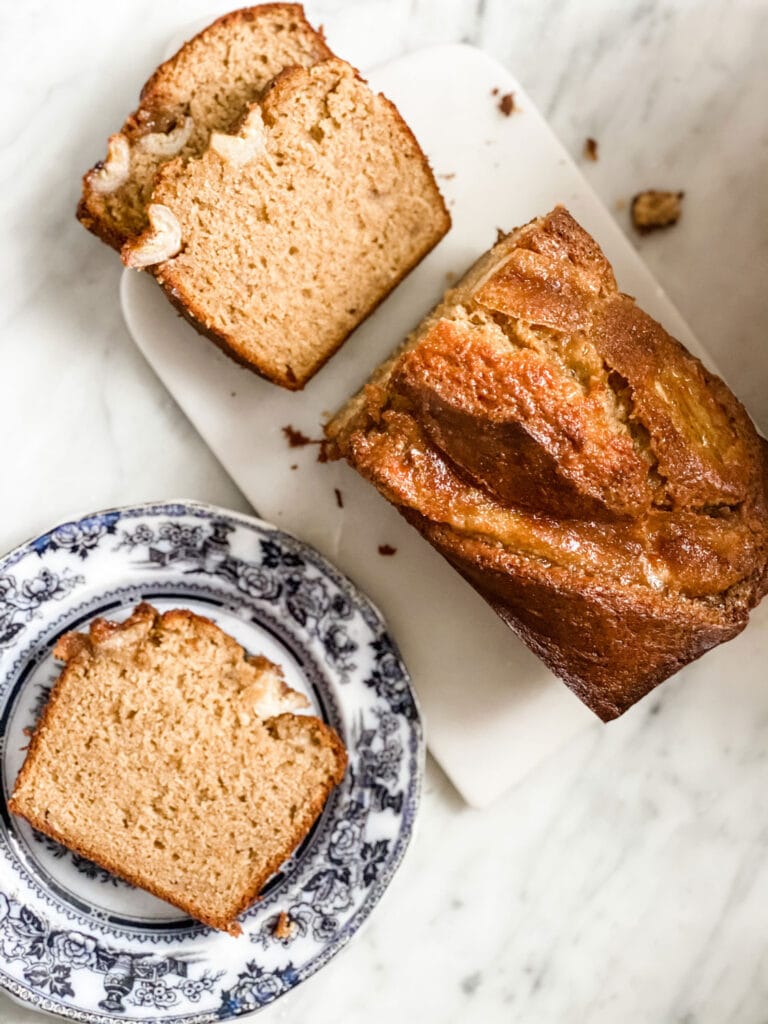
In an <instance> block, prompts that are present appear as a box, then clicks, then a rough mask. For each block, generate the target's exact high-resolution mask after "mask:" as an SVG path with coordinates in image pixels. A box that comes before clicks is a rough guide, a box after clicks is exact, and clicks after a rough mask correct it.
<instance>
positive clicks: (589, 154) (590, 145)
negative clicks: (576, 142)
mask: <svg viewBox="0 0 768 1024" xmlns="http://www.w3.org/2000/svg"><path fill="white" fill-rule="evenodd" d="M597 157H598V153H597V139H592V138H587V139H585V140H584V159H585V160H592V161H594V162H597Z"/></svg>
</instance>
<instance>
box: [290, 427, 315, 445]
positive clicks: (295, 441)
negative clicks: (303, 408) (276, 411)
mask: <svg viewBox="0 0 768 1024" xmlns="http://www.w3.org/2000/svg"><path fill="white" fill-rule="evenodd" d="M283 433H284V434H285V437H286V439H287V441H288V446H289V448H304V447H305V445H308V444H313V443H314V442H313V441H312V438H311V437H307V435H306V434H302V432H301V431H300V430H296V428H295V427H291V426H288V427H283Z"/></svg>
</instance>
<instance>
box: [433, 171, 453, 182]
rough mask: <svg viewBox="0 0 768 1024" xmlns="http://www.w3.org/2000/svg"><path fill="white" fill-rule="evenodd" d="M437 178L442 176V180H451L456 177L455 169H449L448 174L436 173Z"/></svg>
mask: <svg viewBox="0 0 768 1024" xmlns="http://www.w3.org/2000/svg"><path fill="white" fill-rule="evenodd" d="M437 177H438V178H442V179H443V180H444V181H453V179H454V178H455V177H456V171H451V172H450V173H449V174H438V175H437Z"/></svg>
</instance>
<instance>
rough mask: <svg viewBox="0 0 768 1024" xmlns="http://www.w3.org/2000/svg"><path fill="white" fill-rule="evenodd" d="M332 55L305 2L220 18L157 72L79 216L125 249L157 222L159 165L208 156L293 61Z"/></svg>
mask: <svg viewBox="0 0 768 1024" xmlns="http://www.w3.org/2000/svg"><path fill="white" fill-rule="evenodd" d="M330 56H332V54H331V51H330V50H329V49H328V47H327V46H326V45H325V41H324V39H323V38H322V35H320V34H319V33H318V32H316V31H315V30H314V29H313V28H312V27H311V25H309V24H308V22H307V21H306V19H305V18H304V11H303V10H302V8H301V6H300V5H299V4H264V5H262V6H259V7H250V8H245V9H244V10H239V11H233V12H232V13H231V14H227V15H225V16H224V17H223V18H219V19H218V21H215V22H214V23H213V24H212V25H210V26H209V27H208V28H206V29H205V30H204V31H203V32H200V33H199V35H196V36H195V37H194V39H191V40H190V41H189V42H187V43H185V44H184V46H182V48H181V49H180V50H179V52H178V53H177V54H175V55H174V56H173V57H171V58H170V60H167V61H166V62H165V63H164V64H161V65H160V67H159V68H158V69H157V71H155V73H154V74H153V75H152V77H151V78H150V79H149V81H148V82H147V83H146V85H145V86H144V88H143V89H142V91H141V100H140V105H139V107H138V109H137V110H135V111H134V112H133V113H132V114H131V115H130V116H129V117H128V118H127V120H126V122H125V124H124V125H123V127H122V128H121V129H120V131H119V132H118V133H116V134H115V135H113V136H111V138H110V140H109V148H108V154H107V157H106V158H105V160H103V161H100V162H99V163H98V164H96V166H95V167H93V168H91V170H90V171H88V173H87V174H86V175H85V177H84V178H83V194H82V199H81V201H80V205H79V207H78V211H77V216H78V218H79V220H80V221H81V222H82V223H83V224H84V225H85V227H86V228H88V230H89V231H92V232H93V233H94V234H95V235H98V236H99V238H101V239H102V240H103V241H105V242H107V243H108V244H109V245H111V246H113V247H114V248H116V249H117V250H118V251H119V250H120V249H121V248H122V246H123V245H124V244H125V242H126V241H127V240H128V239H129V238H132V237H135V236H136V235H139V234H141V232H142V231H144V230H145V229H146V228H147V226H148V223H149V222H148V220H147V209H146V208H147V205H148V203H149V199H150V196H151V193H152V186H153V184H154V179H155V174H156V172H157V171H158V169H159V168H160V167H161V166H162V165H163V164H164V163H166V162H167V161H168V160H171V159H179V160H181V161H182V162H185V161H186V160H188V159H190V157H194V156H199V155H200V154H201V153H203V152H204V151H205V149H206V148H207V146H208V141H209V139H210V137H211V134H212V133H213V132H224V131H227V130H228V129H229V128H230V127H231V125H232V124H234V123H235V122H237V121H238V120H239V119H241V118H242V117H243V114H244V113H245V111H246V110H247V108H248V106H249V105H250V104H251V103H252V102H253V101H254V100H255V99H256V98H257V97H258V96H259V94H260V93H261V91H262V89H263V88H264V87H265V86H266V85H267V83H268V82H269V81H270V80H271V79H272V78H273V77H274V76H275V75H276V74H278V72H280V71H282V69H283V68H285V67H291V66H293V65H307V66H308V65H310V64H314V63H315V62H316V61H318V60H324V59H325V58H327V57H330Z"/></svg>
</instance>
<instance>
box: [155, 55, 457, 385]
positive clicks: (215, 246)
mask: <svg viewBox="0 0 768 1024" xmlns="http://www.w3.org/2000/svg"><path fill="white" fill-rule="evenodd" d="M261 113H262V116H263V123H264V128H263V151H262V152H261V153H260V155H259V156H257V157H255V158H254V159H253V160H250V161H248V162H246V163H245V164H243V165H239V166H238V165H236V164H234V163H233V162H231V161H230V160H227V159H226V158H223V157H221V156H219V154H218V153H217V152H216V151H214V150H212V149H209V151H208V152H207V153H206V154H205V156H204V157H203V158H202V159H200V160H198V161H194V162H191V163H189V164H187V166H186V168H185V170H184V173H183V174H179V173H177V169H176V168H174V167H173V165H171V166H169V167H168V168H167V169H166V170H165V171H164V173H163V175H162V177H161V178H160V180H159V182H158V185H157V187H156V188H155V191H154V194H153V201H154V202H158V203H162V204H164V205H166V206H167V207H169V208H170V209H171V210H172V211H173V213H174V214H175V215H176V217H177V218H178V220H179V221H180V223H181V227H182V239H183V249H182V252H181V254H180V255H178V256H177V257H176V258H175V259H171V260H168V261H167V262H166V263H164V264H161V265H160V267H159V268H158V269H157V276H158V279H159V280H160V281H161V283H163V284H164V285H165V286H166V287H167V288H168V290H169V291H170V293H171V295H172V296H173V297H174V298H175V299H176V300H177V301H179V302H180V303H181V304H182V305H183V306H185V307H186V308H187V309H188V310H189V312H191V314H192V315H193V316H194V317H195V318H196V320H198V321H199V322H200V323H201V324H202V325H203V327H204V328H206V329H207V330H209V331H211V332H213V333H214V334H215V335H218V336H221V337H223V338H225V339H226V341H227V345H228V347H229V348H230V349H232V350H233V351H234V353H235V354H236V355H237V356H238V357H239V358H241V359H242V360H244V361H245V362H247V363H249V364H251V365H253V366H254V367H255V368H257V369H258V370H260V372H262V373H264V374H265V375H266V376H268V377H270V378H271V379H273V380H276V381H278V382H280V383H283V384H284V385H286V386H288V387H295V386H298V385H299V384H301V383H303V382H304V381H305V380H306V379H307V378H308V377H309V376H310V375H311V374H312V373H313V372H314V370H315V369H316V368H317V367H318V366H319V365H320V364H322V362H324V361H325V359H327V358H328V356H329V355H330V354H331V353H332V352H333V351H334V350H335V349H336V348H337V346H338V345H339V344H340V343H341V342H342V341H343V340H344V338H345V337H346V336H347V335H348V334H349V333H350V331H351V330H352V329H353V328H354V327H355V326H356V325H357V324H358V323H359V322H360V321H361V320H362V319H363V318H364V317H365V316H366V315H367V314H368V313H369V312H370V310H371V309H372V308H373V307H374V306H375V305H376V304H377V303H378V302H379V301H380V300H381V298H382V297H383V296H384V295H385V294H386V293H387V292H388V291H389V290H390V289H391V288H392V287H393V286H394V284H395V283H397V281H398V280H399V279H400V278H401V277H402V276H403V275H404V274H405V273H406V272H407V271H408V270H409V269H410V268H411V267H412V266H413V265H414V264H415V263H416V262H417V261H418V260H419V259H420V258H421V257H422V256H423V255H424V253H425V252H426V251H428V249H429V248H431V246H432V245H434V244H435V242H436V241H437V240H438V239H439V238H440V237H441V236H442V234H443V233H444V232H445V230H447V227H448V223H449V220H448V215H447V213H446V212H445V208H444V206H443V203H442V199H441V198H440V195H439V193H438V191H437V188H436V186H435V184H434V179H433V178H432V175H431V172H430V171H429V168H428V167H427V165H426V163H425V161H424V158H423V156H422V154H421V152H420V150H419V149H418V146H417V144H416V142H415V140H414V139H413V136H412V135H411V133H410V132H409V131H408V129H407V128H406V127H405V125H404V124H403V122H402V120H401V119H400V117H399V115H398V114H397V112H396V111H395V109H394V108H393V107H392V106H391V104H390V103H389V102H388V101H387V100H386V99H384V98H383V97H382V96H377V95H374V94H373V93H372V92H371V91H370V90H369V89H368V88H367V86H366V85H365V83H364V82H362V81H361V80H360V79H359V78H358V77H357V76H356V74H355V73H354V71H353V70H352V69H351V68H350V67H349V66H348V65H346V64H344V63H343V62H341V61H337V60H330V61H325V62H323V63H321V64H318V65H315V66H314V67H313V68H310V69H308V70H305V69H298V68H295V69H292V70H290V71H288V72H285V73H284V74H283V75H281V76H280V77H279V78H278V80H277V81H276V82H275V84H274V86H273V87H272V88H270V90H268V92H267V93H266V95H265V96H264V98H263V100H262V105H261Z"/></svg>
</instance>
